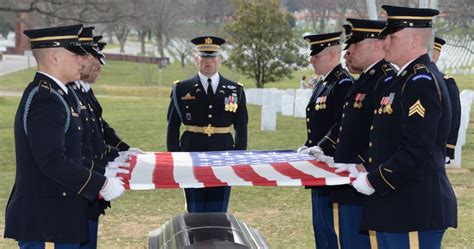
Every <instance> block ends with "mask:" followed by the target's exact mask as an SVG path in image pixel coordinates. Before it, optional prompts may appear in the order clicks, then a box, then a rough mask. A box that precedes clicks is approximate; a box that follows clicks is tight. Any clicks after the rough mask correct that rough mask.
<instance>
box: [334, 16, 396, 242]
mask: <svg viewBox="0 0 474 249" xmlns="http://www.w3.org/2000/svg"><path fill="white" fill-rule="evenodd" d="M347 21H348V22H350V23H351V24H352V34H351V36H350V37H349V38H348V39H347V40H346V42H345V43H346V44H347V46H348V50H347V53H349V56H348V57H349V58H348V60H349V61H350V63H351V66H349V68H351V67H352V68H361V69H362V72H361V74H360V76H359V78H358V79H357V80H356V81H355V82H354V85H353V86H352V88H351V89H350V90H349V92H348V93H347V95H346V97H345V103H344V110H343V113H342V120H341V126H340V127H339V138H338V140H339V142H338V143H337V145H336V152H335V154H334V162H335V163H336V164H335V166H336V167H355V166H356V164H359V163H365V162H366V161H367V160H368V155H367V154H368V150H369V147H370V146H372V144H371V143H369V132H370V125H371V123H372V117H373V115H374V114H373V110H374V108H375V105H376V104H378V100H379V97H380V95H381V94H382V93H383V92H384V90H385V88H386V87H387V86H388V84H389V83H390V80H392V79H393V78H394V76H396V70H395V69H394V67H393V66H392V65H391V64H390V63H388V62H387V61H385V60H384V57H385V51H384V48H383V46H384V40H383V39H380V38H379V33H380V32H381V31H382V29H383V28H384V27H385V21H375V20H363V19H347ZM336 172H337V171H336ZM330 199H331V202H332V203H333V208H334V209H338V214H339V219H338V220H339V224H335V225H334V226H335V229H336V233H338V232H339V233H338V235H339V236H338V237H339V243H340V247H341V248H343V249H349V248H350V249H358V248H361V249H365V248H377V247H376V245H377V240H376V237H375V233H374V232H370V235H371V237H370V238H369V232H368V231H361V230H360V222H361V218H362V203H363V202H362V201H363V195H362V194H360V193H358V192H357V191H355V189H354V188H352V187H351V186H348V185H344V186H336V187H334V188H333V189H332V190H331V193H330ZM338 228H339V229H338Z"/></svg>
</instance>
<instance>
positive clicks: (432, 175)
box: [352, 5, 457, 249]
mask: <svg viewBox="0 0 474 249" xmlns="http://www.w3.org/2000/svg"><path fill="white" fill-rule="evenodd" d="M382 8H383V9H385V10H386V11H387V19H388V20H387V25H386V27H385V28H384V30H383V31H382V32H381V34H380V35H381V36H387V38H386V40H385V59H386V60H387V61H389V62H391V63H394V64H395V65H397V66H398V67H399V68H400V71H399V72H398V74H397V77H396V78H395V79H394V80H392V81H391V82H390V84H389V85H388V86H387V88H386V90H385V93H384V94H383V95H382V96H383V97H382V98H381V99H380V102H379V104H377V105H376V107H375V108H374V110H373V112H374V117H373V120H372V126H371V128H370V129H371V132H370V140H369V157H368V161H366V162H365V163H364V164H363V165H359V168H360V167H362V166H365V169H366V170H367V172H363V171H361V172H360V173H359V174H358V176H357V178H356V180H355V181H354V182H353V183H352V185H353V187H354V188H355V189H356V190H357V191H358V192H360V193H362V194H364V195H367V198H366V199H365V201H364V207H363V215H362V223H361V229H363V230H375V231H376V235H377V242H378V247H379V248H400V249H404V248H413V247H411V246H410V245H412V246H413V245H416V248H441V241H442V237H443V234H444V232H445V231H446V229H447V228H448V227H456V226H457V206H456V197H455V195H454V192H453V189H452V186H451V184H450V182H449V180H448V177H447V175H446V169H445V166H444V161H445V155H446V141H447V138H448V134H449V127H450V124H451V104H450V100H449V95H448V91H447V89H446V84H445V82H444V80H443V78H442V77H440V73H439V71H438V69H437V68H436V66H435V64H434V63H432V62H431V60H430V58H429V56H428V54H427V52H428V44H429V41H430V40H431V39H432V38H431V26H432V17H433V16H435V15H437V14H439V11H437V10H434V9H420V8H405V7H396V6H389V5H383V6H382ZM401 51H403V52H401ZM370 145H372V146H370Z"/></svg>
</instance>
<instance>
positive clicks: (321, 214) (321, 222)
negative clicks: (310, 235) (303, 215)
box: [311, 188, 338, 249]
mask: <svg viewBox="0 0 474 249" xmlns="http://www.w3.org/2000/svg"><path fill="white" fill-rule="evenodd" d="M311 203H312V207H313V229H314V239H315V241H316V248H317V249H337V248H338V242H337V236H336V233H335V230H334V222H333V209H332V206H331V203H330V201H329V189H328V188H313V189H311Z"/></svg>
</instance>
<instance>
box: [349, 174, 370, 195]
mask: <svg viewBox="0 0 474 249" xmlns="http://www.w3.org/2000/svg"><path fill="white" fill-rule="evenodd" d="M367 174H368V173H367V172H361V173H359V175H358V176H357V178H356V179H355V181H353V182H352V186H353V187H354V188H355V189H356V190H357V192H359V193H361V194H364V195H372V194H373V193H374V192H375V189H374V188H372V186H371V185H370V183H369V180H368V179H367Z"/></svg>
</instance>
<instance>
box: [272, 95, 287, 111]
mask: <svg viewBox="0 0 474 249" xmlns="http://www.w3.org/2000/svg"><path fill="white" fill-rule="evenodd" d="M283 93H284V92H283V91H282V90H275V91H273V99H272V105H273V106H274V107H275V111H276V112H281V100H282V99H283Z"/></svg>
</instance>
